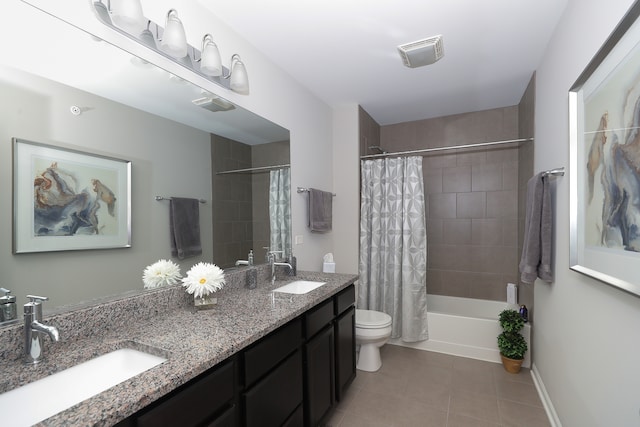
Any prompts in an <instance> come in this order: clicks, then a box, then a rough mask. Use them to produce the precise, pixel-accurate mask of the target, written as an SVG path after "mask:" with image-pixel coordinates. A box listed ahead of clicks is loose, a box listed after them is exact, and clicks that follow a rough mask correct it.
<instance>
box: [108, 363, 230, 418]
mask: <svg viewBox="0 0 640 427" xmlns="http://www.w3.org/2000/svg"><path fill="white" fill-rule="evenodd" d="M236 359H237V358H236V357H235V356H234V357H231V358H230V359H228V360H227V361H225V362H223V363H221V364H220V365H218V366H216V367H215V368H212V369H211V370H209V371H207V372H205V373H204V374H202V375H200V376H198V377H197V378H194V379H193V380H191V381H189V382H188V383H187V384H185V385H183V386H181V387H179V388H178V389H176V390H174V391H173V392H171V393H169V394H168V395H167V396H165V397H163V398H162V399H160V400H159V401H158V402H156V403H154V404H152V405H149V406H148V407H147V408H145V409H143V410H141V411H139V412H138V413H136V414H134V415H133V416H131V417H129V418H127V419H126V420H124V421H122V422H120V423H118V424H117V426H118V427H129V426H131V427H133V426H138V427H158V426H181V427H183V426H184V427H188V426H194V427H195V426H211V427H213V426H235V425H238V411H237V404H236V392H237V383H238V381H237V376H238V375H237V362H236Z"/></svg>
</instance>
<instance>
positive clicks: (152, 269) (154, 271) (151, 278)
mask: <svg viewBox="0 0 640 427" xmlns="http://www.w3.org/2000/svg"><path fill="white" fill-rule="evenodd" d="M180 277H182V276H181V275H180V267H178V266H177V265H176V263H174V262H173V261H167V260H166V259H161V260H160V261H158V262H156V263H154V264H151V265H150V266H148V267H147V268H145V269H144V274H143V275H142V281H143V282H144V287H145V288H158V287H160V286H169V285H175V284H177V283H178V281H179V280H180Z"/></svg>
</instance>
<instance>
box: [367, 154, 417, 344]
mask: <svg viewBox="0 0 640 427" xmlns="http://www.w3.org/2000/svg"><path fill="white" fill-rule="evenodd" d="M361 168H362V173H361V176H362V183H361V202H360V262H359V274H360V279H359V284H358V307H359V308H362V309H369V310H376V311H382V312H385V313H387V314H389V315H390V316H391V318H392V321H393V324H392V332H391V337H392V338H400V337H401V338H402V340H403V341H406V342H415V341H422V340H426V339H428V338H429V333H428V329H427V287H426V270H427V233H426V227H425V206H424V204H425V199H424V189H423V181H422V158H421V157H405V158H396V159H390V158H387V159H381V160H363V161H362V164H361Z"/></svg>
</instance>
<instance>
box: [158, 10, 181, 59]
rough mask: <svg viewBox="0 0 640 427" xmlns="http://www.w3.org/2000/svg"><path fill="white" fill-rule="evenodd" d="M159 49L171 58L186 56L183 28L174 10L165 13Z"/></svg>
mask: <svg viewBox="0 0 640 427" xmlns="http://www.w3.org/2000/svg"><path fill="white" fill-rule="evenodd" d="M160 47H162V50H164V51H165V52H167V53H168V54H169V55H171V56H173V57H176V58H184V57H185V56H187V35H186V34H185V33H184V27H183V26H182V22H181V21H180V18H178V12H176V10H175V9H171V10H169V12H168V13H167V23H166V25H165V28H164V33H163V35H162V40H161V41H160Z"/></svg>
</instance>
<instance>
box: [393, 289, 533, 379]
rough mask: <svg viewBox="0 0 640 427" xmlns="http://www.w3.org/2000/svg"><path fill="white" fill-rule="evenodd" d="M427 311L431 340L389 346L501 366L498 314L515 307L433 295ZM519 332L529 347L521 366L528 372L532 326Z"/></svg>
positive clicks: (401, 342)
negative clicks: (398, 346)
mask: <svg viewBox="0 0 640 427" xmlns="http://www.w3.org/2000/svg"><path fill="white" fill-rule="evenodd" d="M427 308H428V313H427V322H428V326H429V339H428V340H426V341H421V342H416V343H406V342H403V341H402V340H401V339H391V340H389V344H392V345H400V346H404V347H411V348H416V349H420V350H428V351H436V352H438V353H446V354H452V355H455V356H463V357H470V358H473V359H479V360H486V361H489V362H496V363H501V360H500V353H499V351H498V344H497V337H498V335H500V333H501V332H502V328H500V324H499V323H498V314H499V313H500V312H501V311H502V310H504V309H506V308H515V309H517V307H516V306H513V305H509V304H507V303H506V302H501V301H490V300H479V299H473V298H461V297H449V296H442V295H431V294H430V295H428V297H427ZM520 332H521V333H522V335H523V336H524V338H525V340H526V341H527V345H528V346H529V350H528V351H527V353H526V355H525V358H524V362H523V364H522V366H524V367H527V368H528V367H530V366H531V356H530V355H531V341H530V337H531V325H529V324H528V323H526V324H525V327H524V328H523V329H522V331H520Z"/></svg>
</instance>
